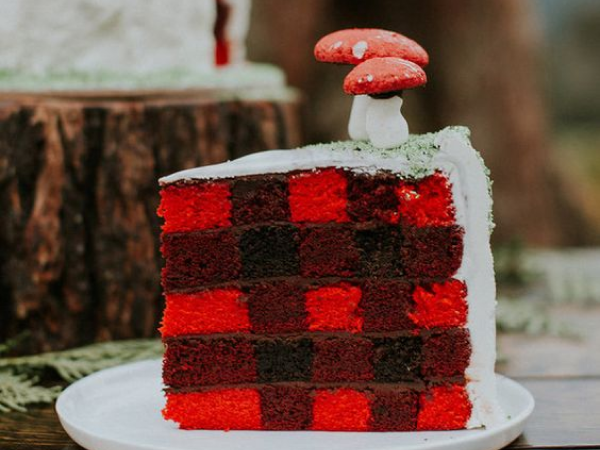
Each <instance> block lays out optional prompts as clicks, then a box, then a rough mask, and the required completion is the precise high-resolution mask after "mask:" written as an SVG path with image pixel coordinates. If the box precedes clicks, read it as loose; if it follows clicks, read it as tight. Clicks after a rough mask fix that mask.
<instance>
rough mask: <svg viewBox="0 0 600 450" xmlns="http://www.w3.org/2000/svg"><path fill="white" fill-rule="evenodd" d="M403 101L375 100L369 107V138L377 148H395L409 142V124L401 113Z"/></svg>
mask: <svg viewBox="0 0 600 450" xmlns="http://www.w3.org/2000/svg"><path fill="white" fill-rule="evenodd" d="M400 108H402V99H401V98H400V97H398V96H393V97H390V98H386V99H380V98H374V99H373V100H372V101H371V102H370V103H369V105H368V107H367V117H366V130H367V136H368V137H369V140H370V141H371V144H373V145H374V146H375V147H378V148H394V147H398V146H400V145H402V144H403V143H404V142H406V141H407V140H408V123H407V122H406V119H404V117H403V116H402V113H401V112H400Z"/></svg>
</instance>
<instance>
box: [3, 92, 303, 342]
mask: <svg viewBox="0 0 600 450" xmlns="http://www.w3.org/2000/svg"><path fill="white" fill-rule="evenodd" d="M299 141H300V136H299V108H298V101H297V99H290V100H289V101H266V100H265V101H255V100H252V101H239V100H238V101H233V100H231V101H220V100H215V99H211V98H207V97H206V96H197V97H194V96H192V97H191V98H190V97H185V98H184V97H173V98H169V97H159V98H156V97H152V96H150V97H140V98H108V99H103V98H87V99H82V98H51V97H43V96H37V97H36V96H33V97H31V96H28V97H25V96H23V97H19V96H17V97H12V98H5V99H4V101H3V102H1V103H0V218H1V220H0V275H1V277H0V340H4V339H6V338H8V337H10V336H14V335H16V334H17V333H19V332H21V331H23V330H29V332H30V333H31V335H32V339H29V340H28V341H27V342H28V343H29V346H28V348H27V351H41V350H50V349H60V348H65V347H70V346H75V345H80V344H84V343H88V342H91V341H96V340H108V339H117V338H133V337H145V336H152V335H154V334H156V328H157V326H158V323H159V318H160V313H161V310H162V298H161V294H160V292H161V288H160V267H161V266H162V262H161V258H160V253H159V232H160V222H159V219H158V218H157V216H156V208H157V206H158V182H157V180H158V178H159V177H160V176H163V175H166V174H169V173H171V172H174V171H177V170H181V169H185V168H190V167H194V166H198V165H204V164H211V163H217V162H222V161H225V160H227V159H230V158H235V157H239V156H242V155H244V154H247V153H251V152H254V151H259V150H265V149H270V148H288V147H292V146H296V145H299V144H300V142H299Z"/></svg>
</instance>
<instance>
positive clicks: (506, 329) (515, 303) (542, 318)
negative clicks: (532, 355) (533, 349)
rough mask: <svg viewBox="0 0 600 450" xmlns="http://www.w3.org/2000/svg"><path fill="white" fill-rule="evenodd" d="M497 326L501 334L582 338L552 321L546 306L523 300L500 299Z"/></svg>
mask: <svg viewBox="0 0 600 450" xmlns="http://www.w3.org/2000/svg"><path fill="white" fill-rule="evenodd" d="M496 324H497V327H498V331H499V332H501V333H526V334H530V335H549V336H558V337H567V338H578V337H580V336H579V335H578V334H577V333H576V332H575V331H574V330H572V329H571V328H570V327H568V326H567V325H565V324H564V323H562V322H557V321H555V320H552V319H551V317H550V315H549V314H548V312H547V310H546V305H543V304H540V303H539V302H534V301H528V300H527V299H523V298H505V297H501V298H499V299H498V308H497V309H496Z"/></svg>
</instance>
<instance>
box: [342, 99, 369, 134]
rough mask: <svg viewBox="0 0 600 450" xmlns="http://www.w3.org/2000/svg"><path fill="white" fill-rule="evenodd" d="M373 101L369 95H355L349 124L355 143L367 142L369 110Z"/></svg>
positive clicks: (349, 132) (349, 130)
mask: <svg viewBox="0 0 600 450" xmlns="http://www.w3.org/2000/svg"><path fill="white" fill-rule="evenodd" d="M372 101H373V99H372V98H371V97H369V96H368V95H355V96H354V101H353V102H352V110H351V111H350V121H349V122H348V134H349V135H350V139H354V140H355V141H367V140H369V135H368V134H367V108H368V107H369V105H370V104H371V102H372Z"/></svg>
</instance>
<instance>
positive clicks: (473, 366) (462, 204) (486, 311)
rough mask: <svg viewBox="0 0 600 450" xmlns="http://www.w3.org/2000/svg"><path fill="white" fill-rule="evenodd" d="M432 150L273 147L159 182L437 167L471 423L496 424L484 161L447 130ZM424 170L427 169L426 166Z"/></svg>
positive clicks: (488, 205)
mask: <svg viewBox="0 0 600 450" xmlns="http://www.w3.org/2000/svg"><path fill="white" fill-rule="evenodd" d="M435 147H437V149H438V150H437V151H435V152H433V153H427V152H421V153H419V152H412V153H411V152H410V151H405V152H403V151H401V150H398V151H393V152H390V153H386V152H385V151H381V152H373V151H361V150H358V149H353V148H352V147H351V146H348V147H345V148H341V147H340V146H337V147H335V148H334V147H333V146H331V147H330V148H327V146H312V147H305V148H301V149H296V150H272V151H267V152H261V153H256V154H253V155H249V156H246V157H244V158H240V159H238V160H235V161H231V162H227V163H223V164H217V165H213V166H206V167H199V168H196V169H190V170H186V171H182V172H178V173H175V174H173V175H170V176H168V177H164V178H162V179H161V180H160V182H161V183H162V184H167V183H172V182H176V181H180V180H186V179H212V178H229V177H234V176H244V175H258V174H264V173H286V172H291V171H295V170H309V169H314V168H318V167H343V168H347V169H350V170H354V171H359V172H367V173H374V172H376V171H378V170H388V171H392V172H394V173H398V174H406V173H407V172H408V173H412V171H413V170H414V167H415V164H417V165H421V166H425V167H426V168H427V169H431V170H441V171H442V172H443V173H445V174H446V176H448V178H449V180H450V182H451V183H452V189H453V197H454V202H455V206H456V220H457V223H458V224H459V225H461V226H462V227H463V228H464V230H465V236H464V256H463V260H462V264H461V267H460V268H459V270H458V272H457V274H456V275H455V276H456V278H458V279H462V280H464V281H465V283H466V285H467V291H468V295H467V302H468V308H469V313H468V320H467V328H468V330H469V333H470V336H471V346H472V354H471V360H470V363H469V366H468V368H467V370H466V377H467V392H468V395H469V398H470V401H471V404H472V405H473V410H472V414H471V417H470V419H469V421H468V425H467V426H468V428H478V427H481V426H486V427H494V426H497V425H499V424H501V423H503V422H504V421H505V420H506V417H505V415H504V413H503V412H502V409H501V407H500V405H499V403H498V399H497V391H496V378H495V375H494V364H495V361H496V328H495V327H496V324H495V308H496V287H495V280H494V269H493V259H492V252H491V248H490V223H489V214H490V212H491V207H492V199H491V196H490V193H489V190H488V180H487V178H486V174H485V168H484V166H483V162H482V161H481V159H480V158H479V157H478V155H477V153H476V151H475V150H474V149H473V148H472V147H471V146H470V144H469V143H468V142H466V140H465V139H464V137H463V136H461V135H460V134H459V133H457V132H455V131H453V130H452V129H447V130H444V131H442V132H440V133H438V134H437V137H436V139H435ZM423 173H427V171H424V172H423Z"/></svg>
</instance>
